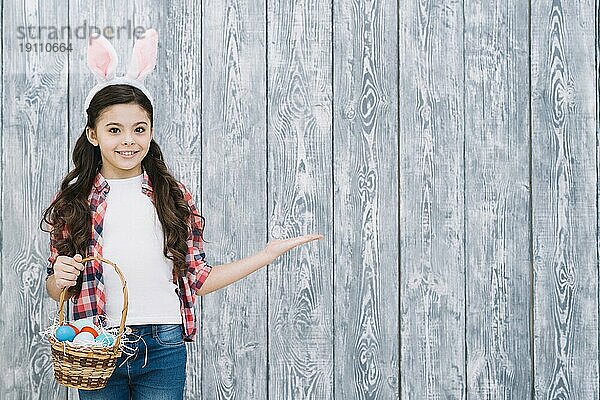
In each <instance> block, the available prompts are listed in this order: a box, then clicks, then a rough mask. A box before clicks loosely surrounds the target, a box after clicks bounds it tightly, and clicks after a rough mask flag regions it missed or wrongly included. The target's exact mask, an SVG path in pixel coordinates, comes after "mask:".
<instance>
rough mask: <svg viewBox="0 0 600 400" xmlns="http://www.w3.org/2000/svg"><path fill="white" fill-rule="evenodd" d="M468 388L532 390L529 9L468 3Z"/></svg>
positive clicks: (520, 393)
mask: <svg viewBox="0 0 600 400" xmlns="http://www.w3.org/2000/svg"><path fill="white" fill-rule="evenodd" d="M464 15H465V42H464V49H465V52H464V59H465V65H464V68H465V94H464V96H465V97H464V98H465V115H466V118H465V210H466V211H465V260H466V268H467V270H466V310H467V315H466V329H467V330H466V346H467V390H468V394H469V397H472V398H475V399H480V398H481V399H525V398H528V397H530V395H531V387H532V371H531V358H530V351H531V346H530V342H531V332H530V306H531V302H530V298H531V291H530V286H531V279H530V265H531V257H530V253H531V247H530V246H531V244H530V240H529V238H530V234H529V225H530V217H529V195H530V193H529V161H530V159H529V139H530V138H529V111H528V101H529V96H528V89H529V81H528V38H527V32H528V5H527V3H525V2H520V1H508V2H506V1H498V2H492V3H489V4H487V5H486V6H485V7H483V5H482V4H481V3H480V2H466V3H465V10H464Z"/></svg>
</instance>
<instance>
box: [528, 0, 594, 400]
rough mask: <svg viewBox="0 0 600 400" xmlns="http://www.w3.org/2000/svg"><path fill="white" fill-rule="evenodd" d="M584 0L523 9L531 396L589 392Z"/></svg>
mask: <svg viewBox="0 0 600 400" xmlns="http://www.w3.org/2000/svg"><path fill="white" fill-rule="evenodd" d="M595 15H596V16H597V9H596V6H595V5H594V3H593V2H582V3H577V4H572V3H568V2H561V1H559V0H554V1H552V2H551V3H548V2H537V1H536V2H532V6H531V86H532V92H531V110H532V111H531V112H532V115H531V118H532V182H533V196H532V202H533V204H532V212H533V227H532V229H533V254H534V278H535V280H534V284H535V286H534V289H535V293H534V299H535V304H534V315H535V320H534V325H533V326H534V339H535V342H534V346H535V348H534V352H533V353H534V357H535V382H536V384H535V398H536V399H557V398H563V399H598V396H599V395H598V393H600V389H599V387H598V384H599V383H598V380H599V378H598V376H599V375H598V253H597V251H598V248H597V246H598V231H597V229H598V226H597V218H598V209H597V204H596V202H595V201H594V200H597V196H598V192H597V190H598V179H597V170H596V162H597V156H598V155H597V133H596V132H594V130H595V128H596V118H597V116H598V114H597V109H596V101H597V97H596V95H597V93H596V87H595V85H594V82H595V81H596V80H597V78H598V75H597V69H596V65H595V61H594V51H595V46H594V43H595V42H594V40H595V39H597V38H594V28H595Z"/></svg>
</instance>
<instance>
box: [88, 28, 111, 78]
mask: <svg viewBox="0 0 600 400" xmlns="http://www.w3.org/2000/svg"><path fill="white" fill-rule="evenodd" d="M87 62H88V67H89V68H90V70H91V71H92V72H93V73H94V75H96V78H97V79H98V81H99V82H102V81H107V80H110V79H113V78H114V77H115V70H116V68H117V63H118V62H119V60H118V58H117V52H116V51H115V49H114V47H113V46H112V44H110V42H109V41H108V40H106V38H105V37H104V36H102V35H96V36H91V37H90V40H89V43H88V51H87Z"/></svg>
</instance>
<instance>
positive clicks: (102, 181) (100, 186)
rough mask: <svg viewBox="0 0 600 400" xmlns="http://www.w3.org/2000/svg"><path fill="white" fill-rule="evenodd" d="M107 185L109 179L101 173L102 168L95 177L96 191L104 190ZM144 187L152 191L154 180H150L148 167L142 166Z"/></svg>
mask: <svg viewBox="0 0 600 400" xmlns="http://www.w3.org/2000/svg"><path fill="white" fill-rule="evenodd" d="M107 186H108V181H107V180H106V178H104V176H103V175H102V174H101V173H100V170H98V173H96V178H95V179H94V189H95V191H96V192H102V191H103V190H104V188H105V187H107ZM142 188H144V189H146V190H147V191H150V192H151V191H152V182H151V181H150V177H149V176H148V173H147V172H146V169H145V168H144V167H143V166H142Z"/></svg>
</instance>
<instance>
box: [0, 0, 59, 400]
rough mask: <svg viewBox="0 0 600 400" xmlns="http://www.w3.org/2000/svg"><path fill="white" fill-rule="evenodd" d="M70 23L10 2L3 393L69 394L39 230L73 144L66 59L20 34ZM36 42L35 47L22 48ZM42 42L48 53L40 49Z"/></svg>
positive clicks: (5, 74)
mask: <svg viewBox="0 0 600 400" xmlns="http://www.w3.org/2000/svg"><path fill="white" fill-rule="evenodd" d="M65 20H66V13H65V10H64V8H61V7H59V2H48V3H46V4H44V5H41V4H38V3H33V2H27V1H25V2H16V1H15V2H11V3H9V2H6V1H4V2H3V11H2V61H3V65H2V84H1V86H2V131H1V135H2V136H1V140H2V144H1V149H2V155H1V157H2V158H1V161H2V162H1V165H2V167H1V174H2V178H1V179H2V189H3V190H2V197H1V199H2V201H1V206H0V208H1V212H2V221H1V223H2V225H1V228H2V254H1V256H0V257H1V262H0V265H1V267H2V270H1V275H0V276H1V283H0V302H1V303H2V312H1V313H0V337H1V338H2V340H1V341H0V359H1V360H2V365H3V367H4V368H3V370H2V373H1V374H0V397H2V399H37V398H41V399H45V398H58V399H60V398H66V390H65V389H64V388H62V387H59V385H58V384H57V383H56V382H55V381H54V379H53V369H52V364H51V359H50V348H49V346H48V344H47V342H46V341H45V340H43V339H42V337H41V336H40V335H39V331H40V330H42V329H44V328H45V327H46V326H48V325H49V324H50V323H51V322H52V321H51V317H52V316H53V312H54V315H55V313H56V304H55V302H54V301H53V300H51V299H50V298H49V297H47V296H46V295H45V291H46V289H45V283H46V280H45V277H46V266H47V258H48V255H47V254H48V250H49V249H48V239H49V237H48V236H47V234H46V233H44V232H41V231H40V228H39V224H40V220H41V213H40V210H41V209H42V208H43V207H44V206H45V205H46V204H47V203H48V201H49V200H50V199H51V197H52V195H53V193H51V190H49V188H52V187H54V186H55V184H56V180H57V179H58V177H59V176H61V175H62V174H63V173H64V172H65V171H64V165H65V151H64V147H65V144H66V142H67V135H66V133H67V120H66V116H67V114H66V104H67V56H66V54H65V53H64V52H59V51H57V52H54V51H52V48H49V49H46V44H49V45H50V47H51V46H52V44H54V43H57V42H59V41H54V40H52V39H48V38H47V36H46V34H47V31H46V32H42V37H41V38H38V37H37V34H36V37H35V38H34V39H26V38H19V37H18V31H17V27H18V26H21V25H24V26H27V25H29V26H33V27H35V28H36V29H37V27H39V26H51V25H55V24H60V23H61V22H62V21H65ZM28 42H29V43H31V44H32V45H35V46H36V47H37V48H36V47H34V48H33V49H32V51H31V52H26V51H21V47H20V45H21V44H22V45H25V44H26V43H28ZM40 47H43V50H41V49H40Z"/></svg>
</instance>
